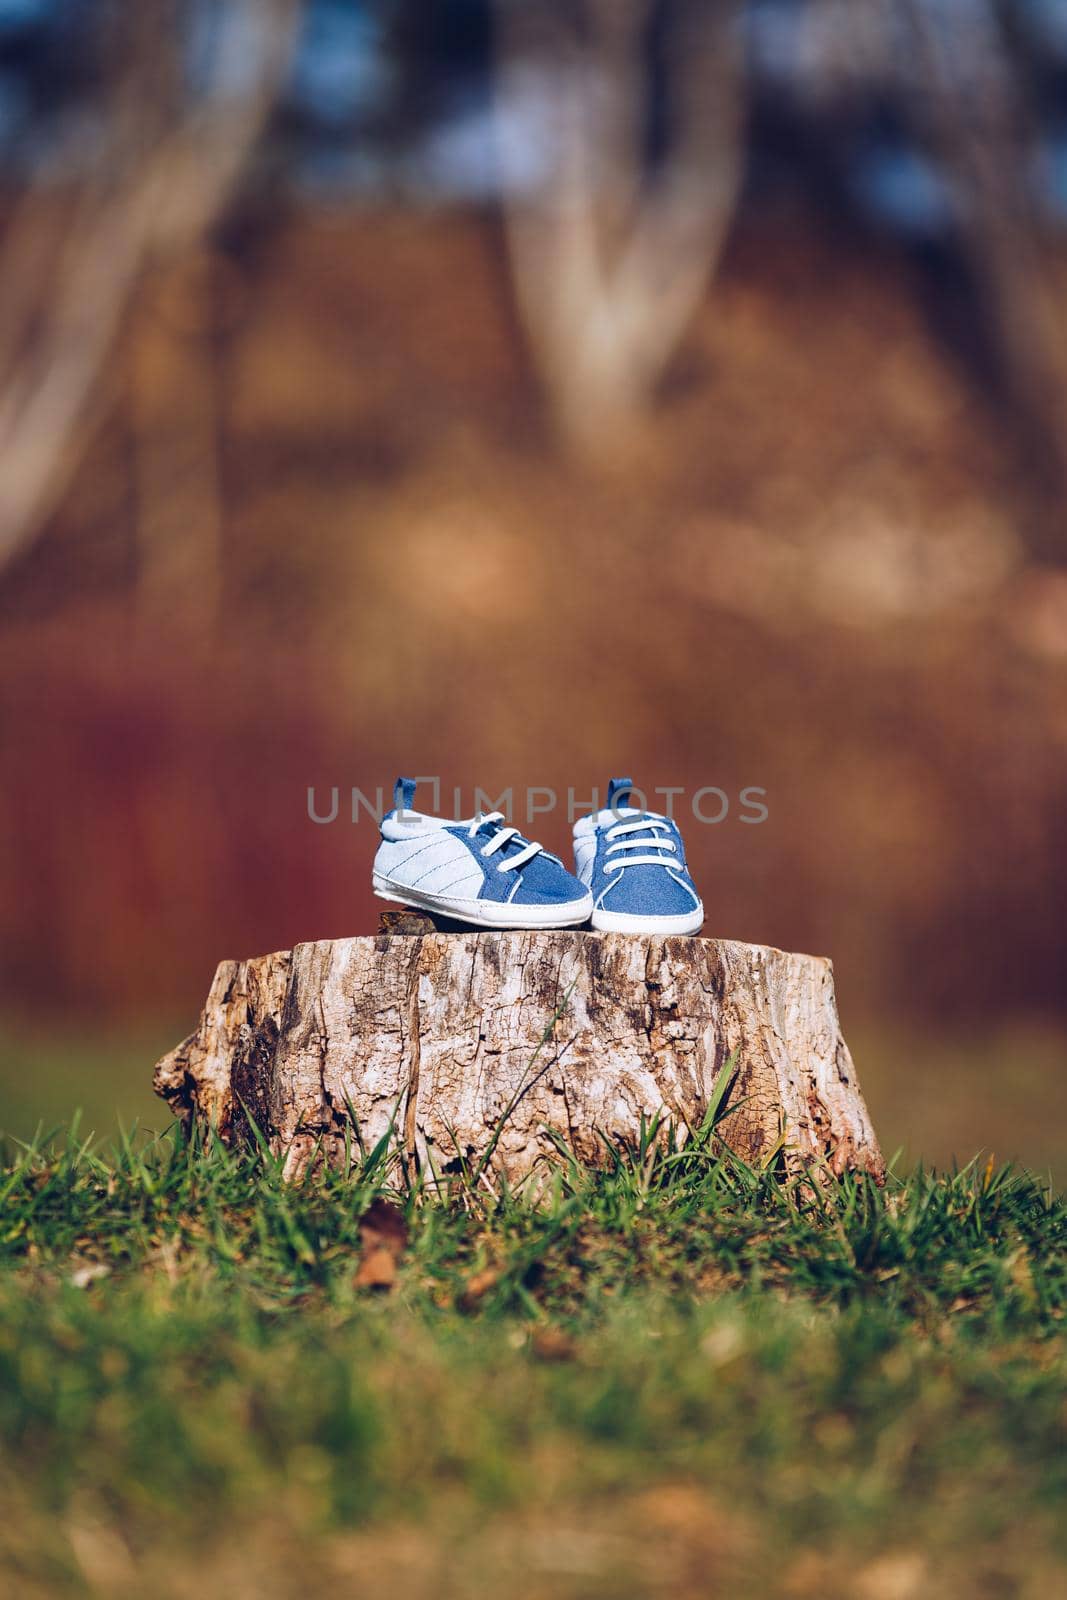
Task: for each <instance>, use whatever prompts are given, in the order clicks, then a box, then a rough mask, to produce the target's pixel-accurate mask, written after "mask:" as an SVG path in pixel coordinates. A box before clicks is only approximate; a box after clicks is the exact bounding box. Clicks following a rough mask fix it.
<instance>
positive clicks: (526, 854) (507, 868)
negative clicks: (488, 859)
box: [467, 811, 541, 872]
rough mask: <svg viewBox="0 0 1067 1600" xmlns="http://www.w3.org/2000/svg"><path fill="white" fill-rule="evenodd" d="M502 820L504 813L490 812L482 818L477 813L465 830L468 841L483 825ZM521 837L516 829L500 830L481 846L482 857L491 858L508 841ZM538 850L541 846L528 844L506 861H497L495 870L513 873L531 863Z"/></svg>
mask: <svg viewBox="0 0 1067 1600" xmlns="http://www.w3.org/2000/svg"><path fill="white" fill-rule="evenodd" d="M503 820H504V813H503V812H502V811H490V812H488V813H487V814H486V815H485V816H484V817H483V816H482V815H481V813H479V814H478V816H476V817H475V819H474V821H473V822H472V823H471V825H470V827H469V828H468V829H467V837H468V839H473V838H474V835H475V834H476V833H477V832H478V829H479V828H480V827H481V826H482V825H483V824H484V823H486V822H496V823H501V822H503ZM521 837H522V835H521V834H520V833H519V830H518V828H500V830H499V832H497V833H494V835H493V837H492V838H491V839H490V841H489V843H488V844H487V845H484V846H483V848H482V855H483V856H493V855H495V854H496V852H497V851H498V850H502V849H503V848H504V846H505V845H506V844H507V843H508V841H509V840H510V839H519V838H521ZM540 849H541V846H540V845H539V844H528V845H526V847H525V848H524V849H522V850H520V851H519V853H518V855H514V856H510V857H509V858H508V860H507V861H498V862H497V866H496V870H497V871H498V872H515V871H516V870H517V869H518V868H519V867H524V866H525V865H526V863H527V862H528V861H532V860H533V858H534V856H535V855H537V854H538V853H539V852H540Z"/></svg>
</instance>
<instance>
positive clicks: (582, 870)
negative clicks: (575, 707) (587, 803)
mask: <svg viewBox="0 0 1067 1600" xmlns="http://www.w3.org/2000/svg"><path fill="white" fill-rule="evenodd" d="M632 789H633V779H632V778H612V780H611V782H610V783H609V784H608V803H607V806H606V807H605V808H604V810H603V811H597V812H594V814H593V815H592V816H591V817H581V818H579V820H578V821H577V822H576V823H575V825H574V860H575V868H576V871H577V873H578V877H579V878H580V879H581V881H582V883H583V884H585V886H586V888H587V889H588V890H589V891H590V893H591V894H592V896H593V916H592V922H593V927H594V928H597V929H599V930H600V932H601V933H696V932H697V931H698V929H699V928H700V927H701V925H702V924H703V921H704V907H703V905H702V904H701V901H700V896H699V895H698V894H697V892H696V889H695V887H694V885H693V880H692V878H691V877H690V876H689V870H688V868H687V867H686V864H685V846H684V845H683V844H682V836H681V834H680V833H679V832H678V829H677V827H676V826H675V824H674V822H673V821H672V820H671V819H670V818H669V817H664V816H660V814H659V813H658V812H656V811H641V810H639V809H638V808H637V807H635V806H627V805H623V803H622V802H623V801H624V800H625V799H626V798H627V796H628V795H629V794H630V791H631V790H632Z"/></svg>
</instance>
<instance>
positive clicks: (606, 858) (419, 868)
mask: <svg viewBox="0 0 1067 1600" xmlns="http://www.w3.org/2000/svg"><path fill="white" fill-rule="evenodd" d="M415 787H416V780H415V779H414V778H399V779H398V780H397V784H396V790H395V792H394V796H393V800H394V809H393V810H392V811H390V812H389V813H388V814H387V815H386V816H384V817H383V818H382V824H381V830H382V838H381V843H380V844H379V846H378V852H377V854H376V856H375V858H374V892H375V894H376V895H378V896H380V898H381V899H383V900H397V901H399V902H400V903H401V904H402V905H407V906H418V907H419V908H420V909H422V910H425V911H431V912H435V913H436V914H437V915H438V916H443V917H451V918H454V919H455V920H457V921H459V922H470V923H473V924H474V925H475V926H477V927H481V928H570V927H574V926H576V925H577V924H578V923H582V922H590V923H591V924H592V926H593V927H594V928H596V929H599V930H600V931H601V932H603V933H659V934H676V933H696V932H697V930H698V929H699V928H700V926H701V924H702V923H703V921H704V907H703V905H702V904H701V901H700V896H699V895H698V894H697V891H696V889H695V887H694V885H693V880H692V878H691V877H690V876H689V871H688V868H687V867H686V864H685V849H684V847H683V845H682V836H681V834H680V833H679V831H678V828H677V826H676V825H675V823H674V821H673V820H672V819H671V818H670V817H666V816H661V815H660V814H659V813H658V812H655V811H643V810H641V809H640V808H639V807H636V806H630V805H624V804H623V801H624V800H625V799H626V798H627V797H628V796H630V794H631V791H632V789H633V781H632V779H630V778H612V780H611V782H610V784H609V785H608V795H607V805H606V806H605V807H604V809H603V810H602V811H596V812H594V813H593V814H592V816H588V817H581V818H579V820H578V821H577V822H576V823H575V825H574V873H570V872H568V871H567V869H566V867H565V866H564V865H563V863H562V861H560V860H559V858H558V856H553V855H549V853H548V851H547V850H545V849H544V848H543V847H542V846H541V845H539V844H536V843H534V842H533V841H532V840H529V839H524V838H523V836H522V834H521V833H520V832H519V830H518V829H517V828H512V827H509V826H508V825H507V824H506V822H505V819H504V815H503V813H502V812H500V811H491V812H489V813H488V814H483V813H479V814H478V815H477V816H474V817H471V818H470V820H469V821H467V822H452V821H450V820H448V819H447V818H445V817H431V816H426V815H425V814H424V813H423V812H421V811H415V810H413V809H412V807H413V804H414V800H415Z"/></svg>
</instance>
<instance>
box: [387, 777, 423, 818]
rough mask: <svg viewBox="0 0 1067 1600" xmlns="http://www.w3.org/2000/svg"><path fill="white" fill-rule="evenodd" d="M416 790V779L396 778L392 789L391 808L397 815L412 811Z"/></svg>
mask: <svg viewBox="0 0 1067 1600" xmlns="http://www.w3.org/2000/svg"><path fill="white" fill-rule="evenodd" d="M417 788H418V779H417V778H398V779H397V780H396V786H395V788H394V789H393V807H394V809H395V811H396V812H397V814H398V815H402V814H403V813H404V812H405V811H414V809H415V806H414V803H413V802H414V799H415V790H416V789H417Z"/></svg>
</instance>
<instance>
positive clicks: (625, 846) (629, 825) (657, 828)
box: [604, 817, 678, 871]
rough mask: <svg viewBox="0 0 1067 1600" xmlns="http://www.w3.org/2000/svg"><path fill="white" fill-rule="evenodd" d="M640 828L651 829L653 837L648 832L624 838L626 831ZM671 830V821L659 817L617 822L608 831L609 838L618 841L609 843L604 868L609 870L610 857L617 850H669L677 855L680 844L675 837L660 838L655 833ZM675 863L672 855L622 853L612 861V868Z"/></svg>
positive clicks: (631, 831)
mask: <svg viewBox="0 0 1067 1600" xmlns="http://www.w3.org/2000/svg"><path fill="white" fill-rule="evenodd" d="M639 829H640V830H641V831H642V832H644V831H645V830H647V829H651V830H652V833H653V837H652V838H651V839H650V838H648V837H647V834H646V837H645V838H643V839H624V838H623V837H622V835H623V834H625V833H637V832H638V830H639ZM670 831H671V830H670V825H669V823H666V822H664V821H662V819H660V818H659V817H639V818H638V819H637V820H636V821H635V822H617V823H616V824H615V826H614V827H613V828H609V829H608V832H607V838H608V840H609V841H611V840H614V841H616V842H615V843H609V845H608V849H607V851H606V852H605V858H604V870H605V871H607V870H609V869H608V857H610V856H613V855H615V853H616V851H621V850H648V851H651V850H659V851H662V850H669V851H670V853H671V855H677V853H678V846H677V845H676V844H675V842H674V840H673V839H660V838H658V837H655V835H657V834H659V833H670ZM674 865H676V863H675V862H673V861H672V860H671V859H670V856H665V855H643V856H626V855H620V856H619V858H618V860H616V861H612V863H611V870H615V869H616V868H618V869H620V870H621V869H622V868H623V867H672V866H674Z"/></svg>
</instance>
